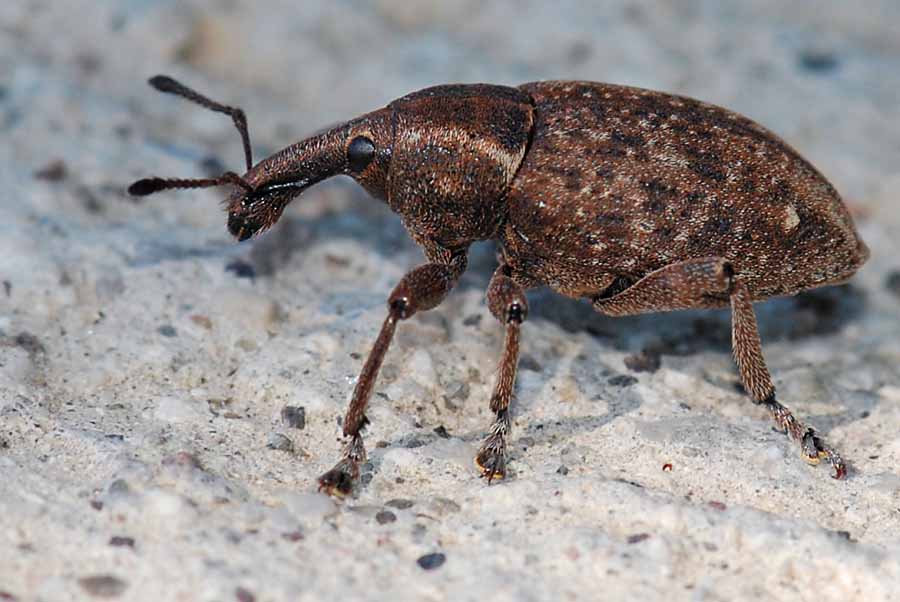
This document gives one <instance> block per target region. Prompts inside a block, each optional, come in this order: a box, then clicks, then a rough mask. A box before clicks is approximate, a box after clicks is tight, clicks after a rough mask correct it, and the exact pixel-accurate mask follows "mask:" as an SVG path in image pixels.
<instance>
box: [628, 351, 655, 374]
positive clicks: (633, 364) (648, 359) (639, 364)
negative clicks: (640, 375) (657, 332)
mask: <svg viewBox="0 0 900 602" xmlns="http://www.w3.org/2000/svg"><path fill="white" fill-rule="evenodd" d="M660 365H661V360H660V356H659V352H657V351H652V350H649V349H644V350H643V351H641V352H639V353H633V354H631V355H629V356H627V357H626V358H625V366H626V367H627V368H628V369H629V370H631V371H633V372H651V373H652V372H656V371H657V370H659V367H660Z"/></svg>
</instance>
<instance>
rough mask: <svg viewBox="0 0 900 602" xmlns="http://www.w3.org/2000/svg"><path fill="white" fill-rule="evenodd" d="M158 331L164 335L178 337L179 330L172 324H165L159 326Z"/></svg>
mask: <svg viewBox="0 0 900 602" xmlns="http://www.w3.org/2000/svg"><path fill="white" fill-rule="evenodd" d="M156 332H158V333H159V334H161V335H163V336H164V337H177V336H178V331H177V330H175V327H174V326H172V325H171V324H163V325H162V326H160V327H159V328H157V329H156Z"/></svg>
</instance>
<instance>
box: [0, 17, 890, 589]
mask: <svg viewBox="0 0 900 602" xmlns="http://www.w3.org/2000/svg"><path fill="white" fill-rule="evenodd" d="M898 18H900V8H898V6H897V4H896V2H893V1H892V0H882V1H879V0H870V1H867V2H864V3H863V4H862V5H860V4H859V3H845V2H839V1H834V2H820V3H816V4H815V7H814V8H811V5H809V4H808V3H788V4H785V3H784V2H781V1H780V0H760V1H758V2H754V3H744V2H720V1H713V0H708V1H699V0H698V1H696V2H689V3H688V2H678V3H669V2H650V1H644V2H628V3H625V2H609V3H603V6H602V7H589V6H588V3H583V2H576V1H574V0H571V1H570V0H563V1H561V2H556V3H542V2H534V3H528V4H527V5H523V4H522V3H521V2H511V1H499V2H492V3H482V2H476V1H474V0H471V1H468V0H463V1H461V2H458V3H447V2H421V3H415V5H412V4H411V3H409V2H407V1H405V0H376V1H375V2H373V3H371V4H367V5H366V4H364V3H359V2H351V1H349V0H346V1H345V0H338V1H334V2H303V3H298V2H295V1H292V0H277V1H272V2H266V3H265V4H264V5H263V6H260V5H259V4H254V5H250V4H247V5H245V6H237V5H236V3H222V2H213V1H211V0H190V1H188V2H175V1H174V0H165V1H162V2H149V1H144V0H137V1H132V2H127V3H99V2H85V1H81V0H79V1H73V2H55V3H46V2H38V1H35V0H22V1H19V2H4V3H0V132H2V138H0V180H2V182H3V183H4V193H3V196H2V197H0V207H2V209H3V220H2V221H0V331H2V339H0V475H2V479H0V541H2V543H3V545H0V592H2V593H3V594H2V595H0V598H3V597H5V598H12V599H15V600H42V601H57V600H84V599H91V598H98V599H99V598H105V599H121V600H163V599H165V600H201V601H207V600H208V601H212V600H225V601H227V600H251V599H252V600H257V601H260V602H261V601H268V600H273V601H274V600H319V599H334V598H337V597H338V596H340V597H343V598H345V599H371V600H442V599H453V600H476V599H477V600H483V599H492V600H546V599H564V600H579V599H595V598H597V597H601V596H602V597H603V598H606V599H634V598H639V597H640V598H642V599H647V600H662V599H665V600H673V599H675V600H730V599H752V598H760V599H798V600H813V599H815V600H841V601H844V600H866V601H870V600H890V599H892V597H893V598H894V599H896V598H897V594H896V592H897V591H900V590H898V588H900V514H898V511H897V508H898V507H900V506H898V502H900V470H898V468H897V467H898V465H900V438H898V435H897V433H898V427H900V375H898V365H900V319H898V312H897V306H898V299H900V297H898V295H900V284H898V282H900V276H898V275H897V274H898V271H897V270H898V269H900V265H898V261H897V259H896V258H897V257H900V242H898V240H897V237H896V234H895V233H896V232H897V231H898V228H900V212H898V211H897V201H896V198H897V190H898V188H900V176H898V174H897V170H896V166H897V165H900V146H898V142H897V141H898V140H900V107H898V103H897V100H896V91H897V89H900V42H898V38H897V36H896V27H895V24H896V23H897V20H898ZM158 72H163V73H171V74H172V75H173V76H176V77H178V78H179V79H181V80H183V81H185V82H186V83H189V84H191V85H193V86H195V87H197V88H198V89H199V90H201V91H203V92H205V93H208V94H209V95H210V96H211V97H212V98H215V99H216V100H221V101H223V102H226V103H228V104H232V105H237V106H241V107H242V108H244V109H245V110H246V111H247V115H248V119H249V123H250V129H251V134H252V136H253V140H254V144H255V154H256V156H258V157H262V156H264V155H266V154H268V153H270V152H272V151H273V150H275V149H277V148H281V147H283V146H286V145H287V144H290V143H292V142H294V141H296V140H297V139H300V138H302V137H305V136H308V135H309V134H310V133H312V132H315V131H320V130H322V129H324V128H326V127H327V126H329V125H330V124H332V123H335V122H338V121H344V120H346V119H348V118H350V117H352V116H354V115H359V114H361V113H364V112H365V111H369V110H372V109H374V108H377V107H379V106H384V105H385V104H386V103H387V102H389V101H390V100H391V99H393V98H397V97H400V96H402V95H403V94H406V93H408V92H410V91H412V90H417V89H420V88H423V87H425V86H427V85H431V84H439V83H446V82H453V81H468V82H472V81H484V82H491V83H498V84H507V85H510V84H518V83H521V82H525V81H534V80H539V79H551V78H552V79H582V80H598V81H609V82H616V83H622V84H628V85H636V86H641V87H646V88H653V89H660V90H668V91H672V92H674V93H678V94H685V95H689V96H692V97H695V98H700V99H703V100H706V101H709V102H713V103H715V104H718V105H722V106H726V107H729V108H731V109H734V110H736V111H739V112H741V113H743V114H746V115H747V116H749V117H751V118H752V119H754V120H756V121H758V122H760V123H762V124H763V125H765V126H766V127H768V128H770V129H771V130H773V131H775V132H777V133H778V134H779V135H781V136H782V137H783V138H784V139H785V140H786V141H787V142H788V143H789V144H791V145H792V146H793V147H795V148H797V150H798V151H799V152H801V153H802V154H803V155H804V156H805V157H807V158H808V159H809V160H810V161H811V162H812V163H813V164H814V165H815V166H816V167H817V168H819V169H820V170H821V171H822V172H823V173H824V174H826V176H827V177H828V179H829V180H830V181H831V182H832V183H833V184H834V185H835V187H836V188H837V189H838V191H840V193H841V194H842V196H844V197H845V198H846V199H847V200H848V203H849V205H850V208H851V211H852V212H853V214H854V218H855V219H856V222H857V224H858V226H859V228H860V232H861V234H862V237H863V239H864V240H865V241H866V243H867V244H868V245H869V247H870V248H871V250H872V259H871V260H870V261H869V262H868V263H867V264H866V265H865V267H864V268H863V269H862V270H861V271H860V273H859V274H858V275H857V276H856V277H855V278H854V280H853V281H852V283H851V285H849V286H846V287H842V288H838V289H828V290H823V291H819V292H815V293H812V294H807V295H804V296H801V297H797V298H793V299H782V300H776V301H772V302H767V303H763V304H759V305H758V306H757V312H758V315H759V322H760V327H761V329H762V340H763V349H764V352H765V355H766V359H767V361H768V364H769V366H770V368H771V370H772V373H773V377H774V379H775V382H776V385H777V387H778V390H779V394H780V398H781V399H782V400H783V401H784V402H785V403H786V404H788V405H789V406H790V407H791V408H792V409H793V410H794V411H795V412H796V413H797V414H798V415H802V416H804V417H805V418H807V419H808V420H809V422H810V423H811V424H812V425H814V426H816V427H817V428H819V429H820V430H821V431H822V432H823V434H824V435H826V436H827V438H828V440H829V441H830V442H831V443H832V444H834V445H835V446H836V447H837V448H838V449H839V450H840V451H841V452H842V453H843V454H844V456H845V457H846V458H847V459H848V460H849V461H850V463H851V473H850V475H849V477H848V479H847V480H846V481H844V482H835V481H833V480H832V479H831V478H829V475H828V471H827V469H825V468H819V469H812V468H809V467H807V466H805V465H804V464H803V463H802V462H801V461H800V460H799V459H798V458H797V457H796V456H797V452H796V449H795V446H794V444H793V443H791V442H790V441H788V440H787V439H786V438H785V437H784V435H782V434H780V433H776V432H774V431H773V430H772V428H771V426H770V420H769V418H768V417H767V416H766V415H765V412H764V410H763V409H761V408H755V407H753V406H752V405H751V404H749V403H748V402H747V400H746V397H745V395H744V394H743V393H742V392H740V391H737V390H736V389H735V383H736V382H737V372H736V370H735V368H734V366H733V362H732V359H731V357H730V351H729V324H728V317H727V313H725V312H718V311H717V312H690V313H675V314H669V315H653V316H642V317H639V318H621V319H611V318H605V317H603V316H600V315H598V314H596V313H595V312H594V311H593V310H592V309H591V308H590V307H589V306H588V305H587V304H585V303H577V302H574V301H571V300H567V299H563V298H561V297H558V296H555V295H553V294H550V293H547V292H535V293H529V306H530V313H529V319H528V321H527V322H526V323H525V324H524V325H523V327H522V331H521V347H522V353H523V358H522V361H521V364H520V374H519V377H518V383H517V387H516V399H515V400H514V402H513V425H512V430H513V439H512V448H511V450H510V463H509V470H510V473H511V474H510V475H509V478H508V479H507V480H505V481H503V482H501V483H496V484H494V485H491V486H490V487H487V486H485V484H484V483H483V482H482V481H480V480H479V479H478V476H477V475H478V471H477V469H476V468H475V467H474V465H473V463H472V457H473V456H474V454H475V453H476V451H477V448H478V445H479V443H480V441H481V439H482V438H483V437H484V435H485V432H486V430H487V428H488V425H489V424H490V420H491V418H492V413H491V412H490V410H489V408H488V402H489V398H490V395H491V390H492V386H493V379H494V372H493V371H494V370H495V366H496V363H497V360H498V357H499V355H500V353H501V349H502V345H503V336H504V335H503V330H502V328H501V327H500V326H499V325H498V324H497V322H496V321H495V320H494V319H492V318H491V316H490V314H489V312H488V309H487V307H486V306H485V304H484V289H485V287H486V286H487V282H488V280H489V279H490V275H491V273H492V271H493V269H494V266H495V260H494V255H493V249H492V248H489V247H487V246H481V247H478V248H476V249H475V252H474V253H473V256H472V257H471V259H470V262H469V263H470V266H469V271H468V272H467V273H466V275H465V276H464V277H463V278H462V280H461V281H460V284H459V286H458V288H457V289H456V290H454V292H453V293H452V294H451V295H450V296H449V298H448V299H447V301H446V302H445V303H444V304H443V305H442V306H441V307H440V308H439V309H437V310H435V311H432V312H427V313H425V314H422V315H421V316H417V317H415V318H413V319H412V320H410V321H409V322H406V323H403V324H401V325H400V326H399V327H398V330H397V340H396V341H395V346H394V347H393V348H392V350H391V352H390V353H389V354H388V356H387V358H386V360H385V366H384V373H383V375H382V378H381V380H379V382H378V384H377V385H376V390H375V395H374V398H373V402H372V405H371V411H370V412H369V416H370V418H371V419H372V425H371V427H370V428H369V430H368V431H367V435H368V440H369V442H370V449H369V452H370V454H369V455H370V464H369V465H368V466H366V467H364V470H363V477H362V478H363V485H362V487H361V488H360V490H359V495H358V497H354V498H351V499H348V500H347V501H345V502H344V503H343V504H336V503H335V502H333V501H332V500H330V499H328V498H326V497H324V496H321V495H319V494H317V493H315V478H316V476H317V475H319V474H321V473H322V472H323V471H324V470H326V469H327V468H328V467H330V466H331V464H332V463H333V462H334V460H335V455H336V453H337V451H338V445H339V442H338V435H339V432H340V425H338V424H337V420H338V418H339V417H340V416H341V415H342V414H343V411H344V409H345V408H344V406H345V403H346V400H347V397H348V396H349V393H350V391H351V390H352V388H353V383H354V379H355V378H356V376H357V374H358V372H359V370H360V367H361V365H362V362H363V358H364V356H365V354H366V353H367V352H368V350H369V348H370V346H371V344H372V342H373V339H374V337H375V334H376V332H377V329H378V327H379V325H380V324H381V322H382V320H383V319H384V312H385V308H384V300H385V299H386V297H387V295H388V294H389V292H390V291H391V290H392V288H393V286H394V285H395V284H396V283H397V281H398V280H399V278H400V277H401V276H402V274H403V273H404V272H406V271H407V270H408V269H409V268H410V267H411V266H413V265H416V264H417V263H419V262H421V253H420V251H419V250H418V249H417V248H416V247H415V246H414V245H412V244H411V243H410V241H409V240H408V238H407V236H406V234H405V233H404V231H403V229H402V227H401V225H400V223H399V220H398V219H397V218H396V216H394V215H393V214H391V213H390V212H389V211H388V210H387V209H386V208H384V207H383V206H382V205H381V204H379V203H377V202H373V201H371V200H370V199H369V198H368V197H366V196H365V195H364V194H362V193H361V192H359V190H358V188H356V187H355V186H353V185H348V184H346V183H345V182H341V181H330V182H327V183H325V184H322V185H320V186H318V187H316V188H313V189H310V190H309V191H308V192H307V193H306V195H305V196H304V197H303V198H302V199H300V200H298V201H296V202H295V203H294V204H293V205H292V206H291V207H290V208H289V209H287V210H286V212H285V216H284V217H283V218H282V220H281V221H280V222H279V224H278V226H277V227H275V228H273V229H272V231H271V232H269V233H267V234H266V235H265V236H264V237H262V238H261V239H259V240H258V241H255V242H252V243H243V244H240V245H236V244H234V243H233V242H232V241H231V239H230V236H229V235H228V233H227V231H226V230H225V215H224V213H223V212H222V211H221V209H220V208H219V202H220V201H221V199H222V196H221V195H220V194H217V193H216V192H215V191H200V192H184V193H177V194H173V195H172V196H165V197H158V198H151V199H148V200H146V201H141V202H134V201H133V200H132V199H128V198H126V197H125V196H124V194H123V190H124V187H125V186H126V185H127V183H129V182H130V181H132V180H134V179H135V178H138V177H142V176H145V175H148V174H153V173H160V174H172V175H179V176H184V177H194V176H203V175H217V174H218V173H219V172H221V170H222V169H223V167H224V168H231V169H238V168H239V167H240V166H241V165H242V162H243V153H242V149H241V145H240V141H239V139H238V137H237V135H236V134H235V132H234V128H233V127H232V125H231V124H230V123H229V121H228V118H227V117H223V116H222V115H217V114H213V113H209V112H206V111H203V110H202V109H200V108H197V107H191V106H190V105H187V104H185V103H184V102H182V101H178V100H176V99H173V98H171V97H168V96H163V95H161V94H158V93H154V92H153V90H151V89H150V88H149V87H147V86H146V85H145V84H144V79H145V78H146V77H149V76H151V75H153V74H155V73H158ZM285 406H292V407H297V406H299V407H302V408H303V415H304V417H305V418H304V420H303V421H297V420H294V419H291V420H289V421H288V422H285V421H283V420H282V417H281V416H282V412H283V409H284V407H285ZM285 415H286V416H296V415H297V413H296V411H295V410H290V411H286V412H285ZM289 424H297V425H300V424H302V425H303V428H302V429H298V428H294V427H291V426H289Z"/></svg>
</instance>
